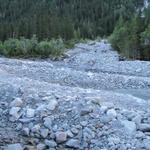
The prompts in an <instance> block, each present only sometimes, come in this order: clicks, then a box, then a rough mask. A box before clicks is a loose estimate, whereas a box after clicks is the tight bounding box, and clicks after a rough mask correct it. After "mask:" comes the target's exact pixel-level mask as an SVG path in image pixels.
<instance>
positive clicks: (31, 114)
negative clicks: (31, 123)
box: [26, 108, 35, 118]
mask: <svg viewBox="0 0 150 150" xmlns="http://www.w3.org/2000/svg"><path fill="white" fill-rule="evenodd" d="M34 115H35V110H34V109H32V108H28V109H27V112H26V117H27V118H33V117H34Z"/></svg>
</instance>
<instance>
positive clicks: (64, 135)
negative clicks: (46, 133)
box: [55, 132, 67, 143]
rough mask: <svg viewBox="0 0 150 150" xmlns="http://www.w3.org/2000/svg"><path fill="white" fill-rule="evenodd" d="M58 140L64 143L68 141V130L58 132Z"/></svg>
mask: <svg viewBox="0 0 150 150" xmlns="http://www.w3.org/2000/svg"><path fill="white" fill-rule="evenodd" d="M55 136H56V142H57V143H63V142H65V141H67V133H66V132H56V134H55Z"/></svg>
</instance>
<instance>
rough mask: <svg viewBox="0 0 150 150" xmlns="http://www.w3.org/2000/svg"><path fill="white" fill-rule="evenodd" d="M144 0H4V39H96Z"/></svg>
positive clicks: (0, 8)
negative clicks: (35, 36) (21, 37)
mask: <svg viewBox="0 0 150 150" xmlns="http://www.w3.org/2000/svg"><path fill="white" fill-rule="evenodd" d="M143 2H144V0H143V1H142V2H141V0H92V1H91V0H71V1H70V0H21V1H20V0H0V39H1V40H5V39H8V38H10V37H11V38H12V37H15V38H18V37H20V36H24V37H27V38H31V37H32V35H33V34H36V35H37V37H38V38H39V39H45V38H48V39H51V38H52V37H54V38H57V37H59V36H61V37H62V38H64V39H71V38H74V37H76V38H78V37H83V38H95V37H96V36H104V35H106V36H107V35H109V34H110V33H112V31H113V29H114V26H115V25H116V22H117V20H118V18H119V17H120V16H122V17H123V18H124V19H125V20H127V19H129V18H130V17H131V16H132V14H133V13H134V12H135V11H136V10H137V8H139V7H143V4H144V3H143Z"/></svg>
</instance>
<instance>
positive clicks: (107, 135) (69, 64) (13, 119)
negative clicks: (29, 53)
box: [0, 40, 150, 150]
mask: <svg viewBox="0 0 150 150" xmlns="http://www.w3.org/2000/svg"><path fill="white" fill-rule="evenodd" d="M142 91H143V92H142ZM149 91H150V62H149V61H147V62H146V61H136V60H135V61H129V60H124V61H120V57H119V55H118V54H117V52H115V51H113V50H112V48H111V46H110V44H109V43H107V41H104V40H103V41H101V42H96V41H92V42H88V43H86V44H83V43H80V44H77V45H75V48H73V49H71V50H68V51H67V52H66V58H64V59H63V60H59V61H51V60H48V59H47V60H36V61H32V60H23V59H9V58H2V57H1V58H0V149H2V150H76V149H77V150H150V109H149V108H150V93H149Z"/></svg>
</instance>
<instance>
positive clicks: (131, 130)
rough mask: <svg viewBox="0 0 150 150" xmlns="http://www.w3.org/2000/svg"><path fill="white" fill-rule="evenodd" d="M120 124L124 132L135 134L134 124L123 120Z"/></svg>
mask: <svg viewBox="0 0 150 150" xmlns="http://www.w3.org/2000/svg"><path fill="white" fill-rule="evenodd" d="M121 124H122V125H123V126H124V128H125V131H126V132H127V133H128V134H131V135H132V134H133V133H135V131H136V124H135V122H133V121H128V120H123V121H121Z"/></svg>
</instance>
